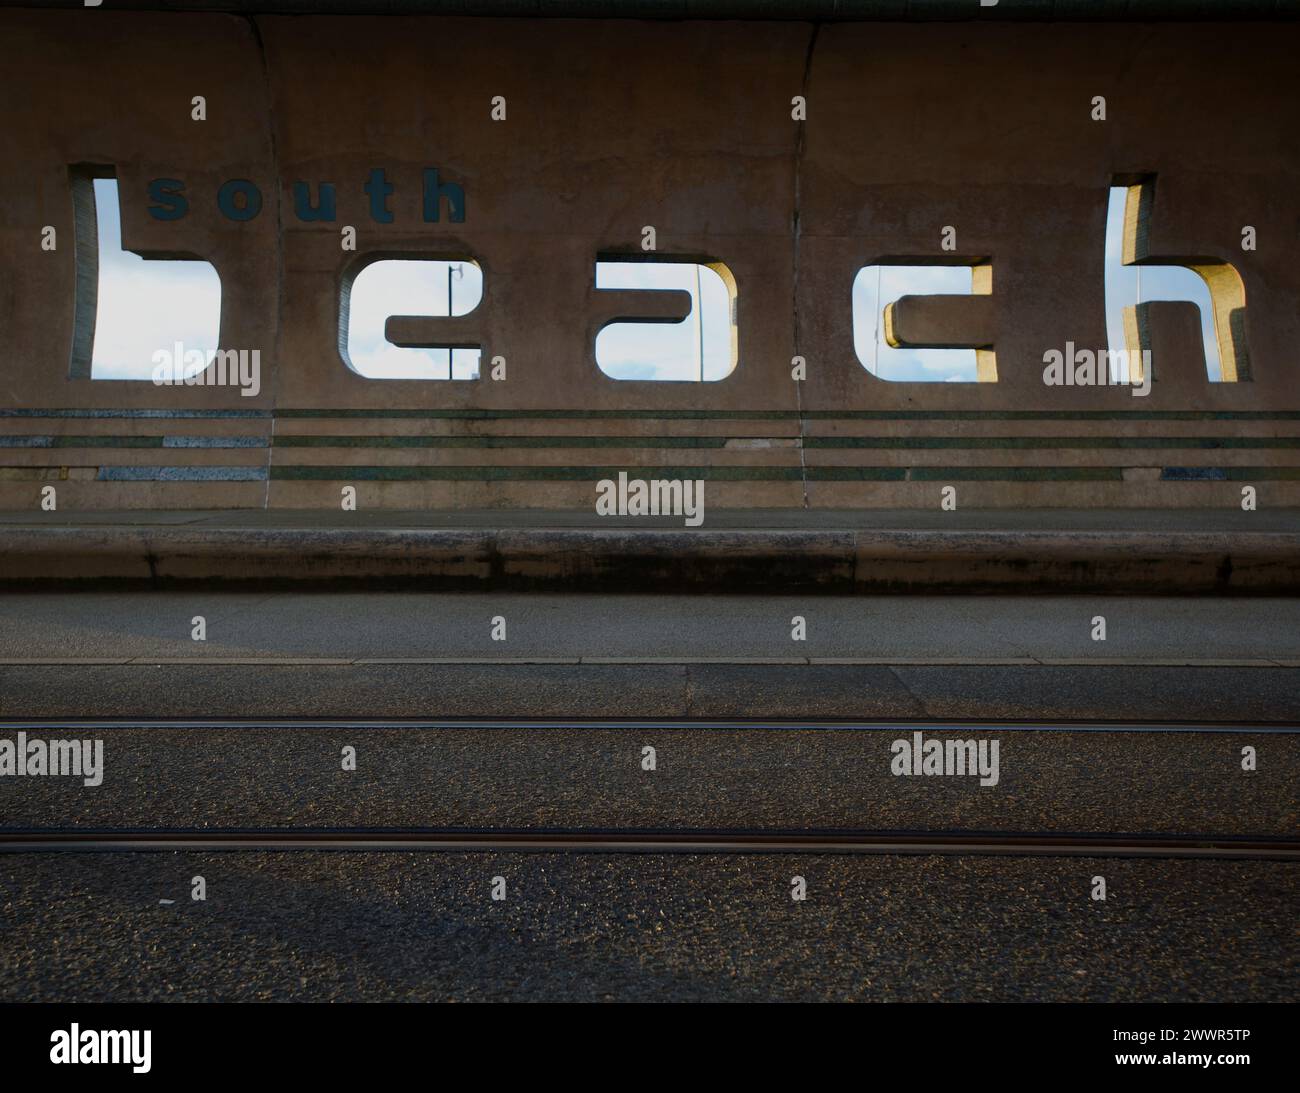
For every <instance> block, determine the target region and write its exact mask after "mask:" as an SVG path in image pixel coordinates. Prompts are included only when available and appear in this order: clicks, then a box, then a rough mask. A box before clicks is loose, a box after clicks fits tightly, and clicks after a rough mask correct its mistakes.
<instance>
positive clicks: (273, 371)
mask: <svg viewBox="0 0 1300 1093" xmlns="http://www.w3.org/2000/svg"><path fill="white" fill-rule="evenodd" d="M244 19H245V21H246V22H247V23H248V30H249V33H250V34H251V35H252V36H253V43H254V45H256V47H257V55H258V58H259V59H260V60H261V62H262V93H263V94H264V95H265V96H266V114H265V117H266V138H267V141H268V143H269V145H270V151H271V179H272V181H273V183H274V185H275V255H276V259H275V291H276V312H275V345H274V347H273V350H272V352H271V354H270V358H271V359H270V366H271V368H270V376H269V377H268V378H269V379H270V382H271V435H270V437H269V438H268V440H267V445H266V478H265V485H264V487H263V489H262V508H264V509H265V508H269V507H270V505H271V461H272V458H273V456H274V454H275V411H276V407H277V406H279V398H278V397H277V395H278V392H277V388H278V387H279V373H280V346H281V344H282V342H283V333H282V332H283V330H284V196H283V194H282V192H281V191H282V190H283V186H282V184H281V182H280V150H279V144H278V142H277V141H276V139H275V134H276V117H275V89H274V88H273V87H272V86H271V64H270V61H269V60H268V59H267V56H266V43H265V42H264V41H263V39H262V28H261V27H259V26H258V25H257V16H255V15H247V16H245V17H244Z"/></svg>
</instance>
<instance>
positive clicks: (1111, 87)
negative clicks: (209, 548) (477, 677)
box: [0, 10, 1300, 509]
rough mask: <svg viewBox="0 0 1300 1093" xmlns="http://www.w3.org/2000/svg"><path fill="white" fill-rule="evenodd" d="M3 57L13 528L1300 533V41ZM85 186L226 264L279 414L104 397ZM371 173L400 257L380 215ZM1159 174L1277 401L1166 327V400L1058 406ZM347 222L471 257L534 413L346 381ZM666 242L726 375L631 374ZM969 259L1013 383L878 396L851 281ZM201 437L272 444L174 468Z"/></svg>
mask: <svg viewBox="0 0 1300 1093" xmlns="http://www.w3.org/2000/svg"><path fill="white" fill-rule="evenodd" d="M0 41H3V44H4V53H5V56H6V58H7V59H8V60H7V64H6V65H5V66H4V68H3V69H0V100H3V101H5V102H6V103H19V104H22V106H23V109H20V110H18V111H16V112H15V111H10V112H9V116H8V119H7V121H6V124H5V125H4V127H3V128H2V129H0V331H2V332H3V335H4V341H3V344H4V349H5V358H4V361H5V363H4V367H3V369H2V370H0V507H5V508H17V509H23V508H29V507H35V506H36V505H37V503H38V497H39V492H40V487H41V485H43V484H46V483H48V482H57V483H61V484H62V485H61V488H60V508H61V509H66V508H69V507H71V508H81V507H86V508H116V507H137V506H148V507H158V506H162V507H172V506H175V507H219V506H256V507H261V506H263V505H269V506H271V507H322V508H336V507H337V505H338V498H339V491H340V486H341V485H343V484H354V485H356V486H358V490H359V494H360V497H361V501H362V503H363V504H364V505H366V506H368V507H374V506H394V507H402V508H407V507H429V506H431V507H457V506H473V507H479V506H492V505H502V506H557V505H564V506H570V505H571V506H575V507H583V508H587V507H590V505H591V504H592V499H593V491H594V482H595V481H596V480H597V479H598V478H601V477H604V476H605V475H606V474H607V473H609V471H610V470H618V469H627V470H629V471H634V472H636V473H639V474H643V475H645V476H656V475H657V476H662V475H664V474H669V475H672V474H683V475H686V476H690V477H704V478H707V479H708V480H709V483H710V485H709V499H710V502H711V503H713V504H731V505H745V506H772V505H792V506H798V505H801V504H803V503H804V501H805V499H806V501H807V503H808V504H810V505H813V506H846V507H861V506H885V507H893V506H924V507H933V506H934V505H935V504H937V496H938V490H939V487H940V486H941V485H943V484H957V485H959V487H960V489H961V497H962V503H963V504H964V505H999V506H1002V505H1008V506H1013V505H1031V506H1054V505H1071V506H1074V505H1080V506H1087V505H1104V506H1115V505H1118V506H1129V505H1131V506H1138V507H1151V506H1160V507H1174V506H1184V505H1192V506H1196V505H1214V506H1222V505H1235V504H1236V503H1237V500H1238V499H1239V497H1240V490H1241V486H1242V485H1243V484H1253V485H1255V486H1257V488H1258V489H1259V490H1260V494H1261V502H1263V503H1268V504H1272V505H1278V504H1295V503H1297V502H1300V458H1297V455H1298V449H1300V384H1298V383H1297V376H1298V372H1297V361H1296V349H1295V347H1296V345H1297V344H1300V314H1298V313H1297V307H1296V301H1297V298H1298V297H1300V272H1298V271H1297V267H1296V264H1295V262H1294V259H1293V248H1294V245H1295V240H1296V232H1297V227H1298V226H1300V215H1298V210H1297V198H1296V194H1297V193H1300V187H1298V186H1297V183H1298V182H1300V143H1298V142H1297V138H1298V137H1300V126H1298V125H1297V122H1298V121H1300V108H1298V107H1297V98H1296V94H1295V89H1296V82H1295V76H1294V58H1295V56H1296V55H1297V50H1298V47H1300V28H1297V27H1295V26H1294V25H1293V24H1273V25H1269V24H1258V23H1249V24H1240V25H1234V26H1231V27H1224V26H1216V25H1204V24H1160V25H1154V24H1153V25H1139V24H1132V23H1124V24H1001V25H977V24H971V23H962V24H921V25H918V24H911V25H908V24H889V23H879V24H837V25H827V26H821V27H814V26H812V25H810V24H804V23H792V22H761V23H760V22H751V23H736V22H693V23H639V22H633V21H567V20H555V19H547V20H526V19H519V20H514V19H491V20H488V19H452V18H432V17H389V18H367V17H347V16H340V17H327V16H312V17H287V16H259V17H256V18H246V17H239V16H233V15H220V14H152V13H137V12H109V11H103V10H95V11H49V12H28V11H5V12H0ZM198 94H202V95H205V96H206V98H207V104H208V120H207V121H206V122H202V123H199V122H194V121H191V120H190V105H189V104H190V100H191V97H192V96H194V95H198ZM798 94H802V95H805V96H806V97H807V100H808V104H809V105H808V111H809V113H808V121H807V122H805V123H802V124H800V123H797V122H794V121H792V120H791V118H790V100H791V97H792V96H794V95H798ZM494 95H504V96H506V99H507V102H508V104H509V115H508V120H507V121H505V122H493V121H491V120H490V118H489V100H490V99H491V97H492V96H494ZM1096 95H1104V96H1105V97H1106V100H1107V112H1108V120H1106V121H1105V122H1096V121H1093V120H1092V119H1091V117H1090V109H1091V108H1090V103H1091V100H1092V98H1093V96H1096ZM78 163H96V164H113V165H115V167H116V171H117V175H118V178H119V183H120V186H121V193H122V217H123V238H124V243H125V245H126V246H128V247H130V248H132V249H137V250H142V251H159V252H177V251H185V252H190V253H193V254H195V255H198V256H199V257H202V258H204V259H206V260H208V261H211V262H212V263H214V264H215V265H216V267H217V269H218V271H219V272H220V274H221V278H222V289H223V310H222V342H223V344H224V345H227V346H232V347H248V348H253V347H257V348H260V349H261V351H262V357H263V362H264V376H263V389H262V392H261V394H260V395H259V396H258V397H256V398H245V397H241V396H240V394H239V393H238V391H237V390H235V389H230V388H226V389H222V388H213V387H194V388H184V387H155V386H153V385H152V384H150V383H148V382H130V383H126V382H110V381H91V380H88V379H72V378H70V375H69V351H70V346H71V343H72V337H73V304H74V299H75V294H74V282H75V272H76V263H75V260H74V248H73V247H72V246H71V245H70V241H71V240H72V239H73V238H74V230H73V201H72V194H71V187H70V183H69V173H68V172H69V166H70V165H72V164H78ZM378 166H382V167H384V168H386V170H387V172H388V176H389V180H390V181H391V182H392V183H393V184H394V185H395V187H396V190H395V193H394V195H393V198H392V208H393V212H394V214H395V215H394V221H393V223H391V224H376V223H374V222H373V221H372V220H371V218H370V216H369V213H368V205H367V199H366V197H365V194H364V193H363V192H362V189H361V186H362V183H363V182H364V181H365V178H366V176H367V173H368V172H369V170H370V169H371V168H373V167H378ZM426 166H437V167H439V168H440V170H441V171H442V173H443V177H444V178H445V179H452V180H455V181H457V182H459V183H461V184H462V185H463V186H464V187H465V190H466V193H467V215H466V218H465V221H464V223H462V224H451V223H447V222H446V220H445V219H444V221H443V222H441V223H440V224H437V225H432V224H425V223H423V222H422V220H421V216H420V196H419V194H420V177H421V171H422V169H423V168H424V167H426ZM1150 174H1155V175H1156V176H1157V189H1156V193H1157V199H1156V208H1155V212H1154V214H1153V218H1152V220H1151V223H1150V232H1149V235H1148V237H1147V238H1146V244H1147V249H1148V252H1149V253H1150V254H1151V255H1153V256H1163V257H1176V258H1185V259H1189V260H1190V259H1197V260H1201V261H1206V260H1213V261H1220V262H1229V263H1231V264H1232V265H1233V266H1234V267H1235V268H1236V270H1237V271H1238V272H1239V274H1240V277H1241V281H1242V283H1243V285H1244V290H1245V297H1246V308H1245V313H1244V335H1245V338H1246V340H1247V341H1248V343H1249V348H1250V378H1249V379H1248V380H1246V381H1243V382H1237V383H1210V382H1208V380H1207V379H1206V376H1205V366H1204V361H1203V359H1202V357H1201V354H1200V349H1199V338H1198V337H1197V336H1196V332H1195V329H1194V326H1195V324H1194V320H1193V318H1192V317H1191V316H1190V315H1189V313H1188V310H1187V309H1186V308H1183V307H1179V306H1178V305H1168V306H1159V305H1157V306H1155V307H1153V308H1152V309H1151V314H1150V319H1151V334H1150V338H1151V345H1152V349H1153V355H1154V374H1155V383H1154V386H1153V390H1152V393H1151V395H1150V396H1149V397H1147V398H1134V397H1133V396H1132V395H1131V393H1130V392H1129V391H1128V390H1127V389H1123V388H1109V389H1106V388H1091V389H1087V388H1077V387H1047V386H1045V385H1044V384H1043V382H1042V375H1041V374H1042V367H1043V365H1042V356H1043V353H1044V352H1045V351H1046V350H1048V349H1052V348H1062V347H1064V345H1065V343H1066V341H1067V340H1069V341H1073V342H1075V343H1076V344H1078V345H1081V346H1092V347H1102V346H1105V344H1106V332H1105V318H1104V295H1103V290H1104V285H1103V270H1102V264H1103V252H1102V243H1103V237H1104V230H1105V220H1106V203H1107V187H1108V186H1109V185H1110V184H1111V183H1112V182H1113V181H1115V180H1117V179H1130V178H1134V177H1137V176H1140V175H1150ZM158 177H172V178H181V179H184V180H185V183H186V193H187V196H189V197H190V198H191V208H190V212H189V214H188V216H186V217H185V218H184V219H183V220H180V221H174V222H160V221H157V220H154V219H153V218H151V217H150V216H149V215H148V213H147V211H146V206H147V204H148V201H147V198H146V193H145V187H146V184H147V182H148V181H149V180H150V179H154V178H158ZM231 178H246V179H250V180H252V181H254V182H256V183H257V184H258V186H259V187H260V189H261V190H262V193H263V195H264V196H265V199H266V202H265V206H264V208H263V210H262V213H261V214H260V215H259V216H258V217H257V218H256V219H254V220H252V221H249V222H247V223H235V222H232V221H230V220H227V219H225V218H224V217H222V216H221V215H220V214H219V212H218V211H217V208H216V203H215V194H216V191H217V188H218V186H219V185H220V184H221V183H222V182H223V181H225V180H226V179H231ZM299 180H303V181H309V182H311V183H312V184H313V189H314V187H315V184H316V183H318V182H320V181H330V182H334V183H335V184H336V185H337V186H338V194H339V215H338V222H337V223H334V224H318V223H301V222H299V221H298V220H297V219H296V218H295V217H294V215H293V210H292V203H291V198H290V195H289V190H288V188H289V186H290V185H291V184H292V183H293V182H294V181H299ZM277 195H278V200H277ZM47 224H48V225H53V226H55V227H56V228H57V230H58V233H59V239H60V241H61V244H60V247H59V249H58V250H57V251H56V252H53V253H45V252H42V250H41V249H40V232H41V228H42V226H44V225H47ZM342 224H354V225H356V226H357V227H358V232H359V240H358V242H359V245H358V252H359V253H360V254H365V253H381V252H382V253H386V254H390V255H391V254H400V253H411V254H415V255H462V254H464V255H472V256H473V257H474V258H475V259H476V260H477V261H478V262H479V263H480V264H481V265H482V267H483V269H484V271H485V289H484V297H483V301H482V303H481V304H480V305H479V307H478V309H477V310H476V311H475V312H474V313H473V315H472V316H470V317H468V318H467V319H466V321H465V323H464V324H461V325H462V326H463V331H464V333H465V334H466V335H468V336H470V337H471V338H472V340H474V341H476V342H479V343H481V344H482V346H483V354H484V359H485V361H486V360H487V359H488V358H490V357H493V356H498V355H499V356H503V357H505V358H506V361H507V364H508V379H507V380H506V381H505V382H501V383H496V382H492V381H491V380H489V379H487V378H486V377H485V378H483V379H481V380H478V381H475V382H468V383H466V382H437V381H425V382H418V381H387V380H368V379H364V378H361V377H359V376H357V375H356V374H354V373H352V372H350V371H349V370H348V369H347V368H346V367H345V365H344V363H343V361H342V359H341V357H340V354H339V350H338V307H339V291H340V286H341V283H342V282H343V280H344V278H345V277H346V275H347V273H348V271H349V269H350V268H351V267H352V266H353V264H354V263H355V262H356V260H357V257H358V255H356V254H350V253H346V252H344V251H342V250H341V248H340V246H339V227H340V225H342ZM646 224H652V225H654V226H655V227H656V229H657V233H658V250H659V252H660V254H661V255H670V254H676V255H682V256H691V257H707V258H712V259H717V260H720V261H723V262H725V263H726V264H727V266H728V267H729V268H730V270H731V271H732V273H733V274H734V275H735V278H736V282H737V322H738V327H739V347H738V348H739V365H738V367H737V368H736V370H735V371H734V372H733V373H732V374H731V375H730V376H729V377H727V378H726V379H724V380H721V381H719V382H714V383H704V384H695V383H649V382H646V383H633V382H620V381H615V380H612V379H609V378H608V377H606V376H604V375H603V374H602V373H601V372H600V370H599V369H598V368H597V367H596V364H595V360H594V342H595V335H596V332H597V330H598V329H599V327H600V326H601V325H602V323H603V322H605V321H607V320H608V318H609V317H610V315H611V306H612V305H611V303H610V302H609V297H611V296H612V295H613V294H611V293H607V292H599V293H598V292H597V291H596V289H595V286H594V264H595V259H596V255H597V254H598V253H599V254H606V253H610V252H626V253H628V254H634V253H640V245H639V244H640V238H641V235H640V233H641V228H642V226H643V225H646ZM1247 224H1249V225H1252V226H1254V227H1255V228H1256V230H1257V232H1258V238H1259V246H1258V249H1257V250H1256V251H1254V252H1243V251H1242V249H1241V246H1240V242H1241V229H1242V227H1243V226H1244V225H1247ZM944 225H953V226H955V227H956V228H957V232H958V240H959V243H958V250H957V253H956V254H955V255H953V254H945V253H944V252H942V251H941V250H940V230H941V228H942V227H943V226H944ZM63 241H67V242H63ZM962 256H965V257H968V258H970V259H976V258H978V259H988V260H989V261H990V263H991V269H992V295H991V297H990V299H989V308H990V313H989V315H988V316H987V318H988V322H989V324H990V325H991V328H992V331H993V341H994V344H993V351H994V352H995V354H996V362H997V377H998V378H997V382H996V383H982V384H938V383H936V384H913V383H907V384H904V383H889V382H885V381H882V380H879V379H876V378H875V377H873V376H872V375H870V374H869V373H868V372H867V371H866V370H865V369H864V368H863V366H862V365H861V364H860V363H859V362H858V360H857V359H856V357H855V355H854V351H853V342H852V328H851V318H852V313H851V308H850V289H851V285H852V282H853V277H854V275H855V273H856V271H857V270H858V269H859V268H861V267H862V266H864V265H869V264H872V263H874V262H876V261H880V260H882V259H883V260H885V261H891V260H906V261H908V262H912V263H915V264H921V263H924V262H926V261H951V260H952V259H953V258H954V257H962ZM623 302H624V303H626V301H623ZM635 306H636V305H635V303H633V305H632V312H630V313H636V311H635ZM795 355H800V356H803V357H804V358H805V359H806V360H807V367H808V378H807V380H806V381H804V382H803V383H801V384H796V383H794V382H792V380H791V379H790V361H791V358H792V357H793V356H795ZM194 436H204V437H209V438H213V437H239V438H242V439H241V440H239V441H237V443H239V444H241V445H243V446H239V447H207V446H186V447H174V446H168V447H164V446H163V445H164V444H166V443H171V444H175V443H177V441H175V440H172V441H170V442H169V441H167V439H166V438H169V437H170V438H178V437H194ZM505 438H516V439H515V441H514V442H512V441H511V440H509V439H505ZM123 468H153V469H152V470H127V471H124V470H123ZM137 477H143V479H144V480H123V479H124V478H137ZM150 479H152V480H150ZM193 479H199V480H193Z"/></svg>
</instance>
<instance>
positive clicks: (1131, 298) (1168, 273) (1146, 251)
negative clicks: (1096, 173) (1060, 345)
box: [1106, 176, 1250, 383]
mask: <svg viewBox="0 0 1300 1093" xmlns="http://www.w3.org/2000/svg"><path fill="white" fill-rule="evenodd" d="M1154 208H1155V177H1154V176H1146V177H1143V178H1137V179H1134V180H1132V181H1131V182H1129V183H1127V184H1125V185H1118V186H1112V187H1111V188H1110V200H1109V203H1108V205H1107V210H1106V337H1107V340H1108V342H1109V343H1110V348H1111V350H1112V351H1114V350H1120V349H1125V350H1127V351H1128V353H1127V360H1129V361H1132V362H1134V364H1135V366H1136V367H1141V365H1140V363H1139V362H1141V360H1142V351H1143V350H1149V349H1150V348H1151V342H1150V334H1149V322H1150V307H1149V305H1151V304H1159V303H1162V302H1180V303H1192V304H1195V305H1196V307H1197V308H1198V309H1199V311H1200V316H1201V337H1202V343H1203V345H1204V349H1205V371H1206V375H1207V376H1208V377H1209V379H1210V380H1212V381H1221V382H1224V383H1232V382H1236V381H1240V380H1248V379H1250V354H1249V351H1248V349H1247V346H1246V328H1245V317H1246V289H1245V286H1244V285H1243V284H1242V280H1241V275H1240V274H1239V273H1238V272H1237V270H1236V269H1235V268H1234V267H1233V266H1232V265H1231V264H1230V263H1228V262H1225V261H1223V260H1221V259H1218V258H1204V257H1187V256H1184V257H1168V256H1156V255H1152V254H1151V253H1150V248H1149V245H1148V240H1149V234H1150V225H1151V216H1152V213H1153V211H1154ZM1110 356H1111V360H1112V361H1115V360H1116V353H1114V352H1112V353H1111V354H1110ZM1151 363H1152V367H1153V368H1155V369H1159V368H1160V367H1161V364H1160V362H1159V361H1157V360H1155V359H1154V356H1153V358H1152V361H1151ZM1112 367H1114V365H1113V364H1112ZM1115 378H1118V379H1127V380H1129V382H1133V383H1136V382H1139V381H1141V380H1142V379H1143V378H1144V377H1142V376H1133V377H1128V376H1121V377H1115Z"/></svg>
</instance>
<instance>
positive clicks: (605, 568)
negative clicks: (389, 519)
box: [0, 524, 1300, 595]
mask: <svg viewBox="0 0 1300 1093" xmlns="http://www.w3.org/2000/svg"><path fill="white" fill-rule="evenodd" d="M0 556H3V557H4V559H5V566H4V572H3V574H2V575H0V582H3V583H4V584H5V585H6V586H8V587H14V586H24V585H31V584H57V585H74V586H75V585H78V584H81V585H85V584H91V583H110V584H111V583H118V582H121V583H125V584H134V585H146V586H161V587H165V586H172V585H177V584H184V583H187V582H206V583H218V584H226V585H230V586H243V585H258V584H284V585H293V586H305V585H310V584H312V583H316V584H324V585H329V586H331V587H341V586H344V585H347V584H348V583H349V582H351V583H357V584H365V585H378V586H383V587H417V588H436V589H447V590H452V589H484V588H518V589H554V590H581V591H597V590H600V591H613V590H641V589H653V590H656V591H662V590H716V591H724V590H735V591H765V592H771V591H775V590H787V591H795V590H798V591H823V592H831V593H845V592H864V591H873V592H919V591H924V592H932V593H940V592H996V591H1011V592H1041V591H1057V592H1106V593H1128V594H1142V595H1151V594H1194V593H1215V594H1225V593H1229V594H1230V593H1254V594H1296V593H1300V533H1297V532H1295V531H1259V532H1254V531H1226V530H1200V531H1197V530H1176V531H1169V530H1141V529H1138V530H1127V531H1126V530H1118V529H1111V530H1083V529H1058V530H1050V529H1049V530H1028V529H1024V528H1005V529H1000V530H999V529H987V528H985V529H964V528H961V529H955V530H951V531H944V530H941V529H933V528H930V529H924V530H905V529H890V528H847V529H834V528H815V529H807V530H800V529H792V528H763V529H758V528H754V529H740V528H725V529H722V528H720V529H709V528H700V529H684V528H677V529H668V528H661V527H660V528H645V529H626V528H532V529H529V528H520V527H502V528H495V529H494V528H428V527H426V528H410V527H401V528H384V527H357V528H341V527H297V528H282V527H215V526H194V525H182V526H156V525H155V526H105V525H101V524H85V525H50V526H47V527H33V526H23V525H14V524H7V525H0Z"/></svg>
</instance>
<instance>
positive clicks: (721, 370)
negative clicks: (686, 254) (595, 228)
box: [596, 257, 737, 383]
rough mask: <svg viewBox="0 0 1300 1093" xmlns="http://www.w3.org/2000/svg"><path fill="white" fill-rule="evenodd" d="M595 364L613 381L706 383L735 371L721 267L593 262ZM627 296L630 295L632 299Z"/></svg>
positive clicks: (732, 291)
mask: <svg viewBox="0 0 1300 1093" xmlns="http://www.w3.org/2000/svg"><path fill="white" fill-rule="evenodd" d="M596 288H597V289H601V290H621V291H619V292H617V293H615V292H612V291H611V292H610V293H609V296H608V298H604V293H603V292H600V293H597V298H598V299H597V304H598V307H600V308H601V312H600V315H599V316H598V320H597V321H598V322H601V321H602V320H603V322H602V325H601V327H600V331H599V333H598V334H597V335H596V365H597V367H599V368H600V370H601V371H602V372H604V373H605V375H607V376H609V377H610V378H611V379H616V380H667V381H677V382H696V383H701V382H710V381H713V380H720V379H724V378H725V377H727V376H729V375H731V373H732V371H733V370H734V369H735V367H736V344H737V338H736V282H735V278H733V277H732V275H731V271H730V270H728V269H727V267H726V266H725V265H723V264H722V263H721V262H708V263H703V262H691V261H683V260H682V259H680V258H678V259H673V258H665V259H663V260H660V261H645V260H640V261H629V260H627V259H625V258H613V257H611V258H609V259H598V260H597V262H596ZM633 294H634V295H633Z"/></svg>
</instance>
